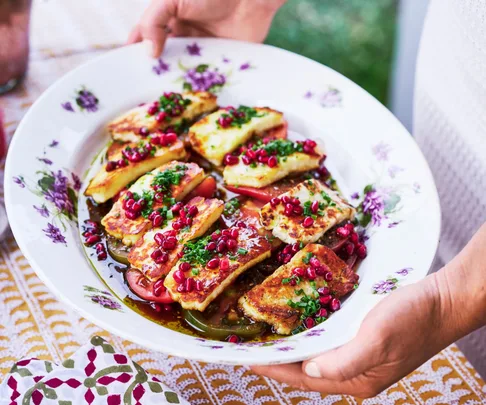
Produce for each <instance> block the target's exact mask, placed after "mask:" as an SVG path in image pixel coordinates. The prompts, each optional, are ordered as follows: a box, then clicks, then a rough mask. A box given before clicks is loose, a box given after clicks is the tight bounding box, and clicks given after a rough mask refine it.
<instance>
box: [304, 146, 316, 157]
mask: <svg viewBox="0 0 486 405" xmlns="http://www.w3.org/2000/svg"><path fill="white" fill-rule="evenodd" d="M302 149H303V151H304V153H307V154H309V155H310V154H312V153H314V148H312V147H310V146H309V145H304V147H303V148H302Z"/></svg>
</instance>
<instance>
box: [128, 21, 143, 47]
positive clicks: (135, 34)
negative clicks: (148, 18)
mask: <svg viewBox="0 0 486 405" xmlns="http://www.w3.org/2000/svg"><path fill="white" fill-rule="evenodd" d="M141 40H142V33H141V32H140V27H139V26H138V25H136V26H135V28H133V29H132V30H131V31H130V35H128V39H127V44H135V43H137V42H140V41H141Z"/></svg>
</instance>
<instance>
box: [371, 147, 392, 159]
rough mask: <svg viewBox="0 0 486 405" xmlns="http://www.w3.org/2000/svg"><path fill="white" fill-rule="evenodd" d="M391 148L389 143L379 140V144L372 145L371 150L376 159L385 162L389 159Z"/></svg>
mask: <svg viewBox="0 0 486 405" xmlns="http://www.w3.org/2000/svg"><path fill="white" fill-rule="evenodd" d="M391 151H392V148H391V146H390V145H388V144H386V143H384V142H380V143H379V144H377V145H375V146H373V149H372V152H373V155H374V156H375V157H376V159H377V160H378V161H382V162H386V161H388V159H389V155H390V152H391Z"/></svg>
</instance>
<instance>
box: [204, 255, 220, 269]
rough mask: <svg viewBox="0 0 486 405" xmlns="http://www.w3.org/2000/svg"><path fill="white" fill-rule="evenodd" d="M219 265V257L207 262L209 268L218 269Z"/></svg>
mask: <svg viewBox="0 0 486 405" xmlns="http://www.w3.org/2000/svg"><path fill="white" fill-rule="evenodd" d="M218 266H219V257H214V258H213V259H211V260H210V261H209V262H208V263H207V264H206V267H207V268H208V269H216V268H218Z"/></svg>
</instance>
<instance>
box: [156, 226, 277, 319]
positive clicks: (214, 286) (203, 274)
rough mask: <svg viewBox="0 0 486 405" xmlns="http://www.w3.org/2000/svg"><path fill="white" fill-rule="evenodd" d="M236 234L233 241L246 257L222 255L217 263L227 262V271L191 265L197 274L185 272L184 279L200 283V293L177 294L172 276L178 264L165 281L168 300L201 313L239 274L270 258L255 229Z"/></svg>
mask: <svg viewBox="0 0 486 405" xmlns="http://www.w3.org/2000/svg"><path fill="white" fill-rule="evenodd" d="M239 231H240V233H239V236H238V239H237V240H238V249H243V250H244V251H246V252H247V253H245V254H242V253H238V251H236V252H235V254H234V257H233V258H230V257H229V255H228V254H224V255H222V257H221V259H228V260H229V268H228V269H227V270H220V269H219V267H218V268H216V269H210V268H208V267H207V265H206V266H202V265H200V264H194V263H193V264H192V266H193V267H192V268H193V269H195V270H196V272H197V273H198V274H197V275H191V271H189V272H188V277H193V278H194V280H196V281H197V280H200V281H201V282H202V283H203V289H202V290H201V291H196V290H193V291H191V292H187V291H186V292H179V291H178V290H177V286H178V285H177V283H176V282H175V280H174V277H173V275H174V272H175V271H177V270H178V268H179V264H180V263H181V262H178V263H177V264H176V265H175V266H174V267H173V269H172V270H171V272H170V273H169V274H168V276H167V277H166V279H165V282H164V285H165V287H166V288H167V290H168V291H169V293H170V295H171V296H172V298H173V299H174V300H175V301H177V302H179V303H180V304H181V306H182V308H184V309H195V310H198V311H204V310H205V309H206V308H207V306H208V305H209V304H210V303H211V302H212V301H214V300H215V299H216V297H218V296H219V295H220V294H221V293H222V292H223V291H224V290H225V289H226V288H227V287H228V286H229V285H230V284H232V283H233V282H234V281H235V280H236V278H237V277H238V276H239V275H240V274H242V273H243V272H244V271H246V270H248V269H249V268H251V267H253V266H254V265H256V264H257V263H260V262H261V261H262V260H265V259H266V258H268V257H270V255H271V248H272V246H271V244H270V243H269V242H268V240H267V239H266V238H265V237H262V236H261V235H260V234H259V233H258V232H257V230H256V229H255V228H253V227H251V226H249V227H247V228H244V229H240V230H239ZM240 252H242V250H240Z"/></svg>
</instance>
